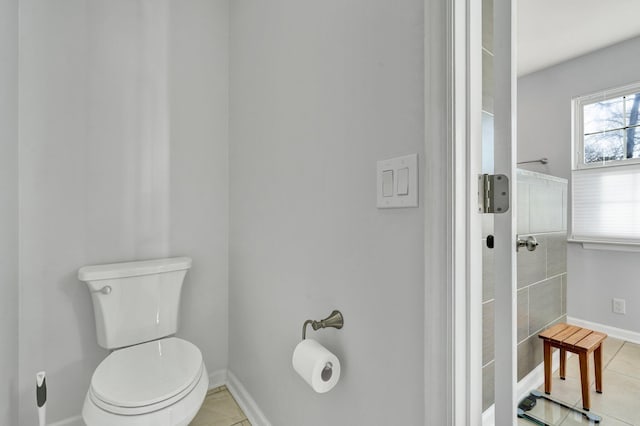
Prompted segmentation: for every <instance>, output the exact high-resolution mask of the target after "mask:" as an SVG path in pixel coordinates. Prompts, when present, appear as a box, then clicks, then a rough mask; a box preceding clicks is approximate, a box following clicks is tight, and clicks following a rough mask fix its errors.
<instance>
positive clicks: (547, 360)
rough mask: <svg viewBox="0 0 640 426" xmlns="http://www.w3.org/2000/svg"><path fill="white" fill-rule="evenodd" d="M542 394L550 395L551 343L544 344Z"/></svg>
mask: <svg viewBox="0 0 640 426" xmlns="http://www.w3.org/2000/svg"><path fill="white" fill-rule="evenodd" d="M544 393H546V394H547V395H549V394H551V343H549V342H547V341H546V340H545V342H544Z"/></svg>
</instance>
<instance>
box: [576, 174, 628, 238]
mask: <svg viewBox="0 0 640 426" xmlns="http://www.w3.org/2000/svg"><path fill="white" fill-rule="evenodd" d="M571 215H572V238H573V239H574V240H578V241H603V242H622V243H640V165H638V164H634V165H625V166H618V167H603V168H594V169H582V170H574V171H572V213H571Z"/></svg>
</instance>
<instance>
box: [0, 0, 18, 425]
mask: <svg viewBox="0 0 640 426" xmlns="http://www.w3.org/2000/svg"><path fill="white" fill-rule="evenodd" d="M0 235H1V236H2V237H0V294H1V295H2V296H1V297H0V424H2V425H17V424H18V410H17V406H18V399H17V388H18V288H19V287H18V1H17V0H0Z"/></svg>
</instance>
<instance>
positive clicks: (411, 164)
mask: <svg viewBox="0 0 640 426" xmlns="http://www.w3.org/2000/svg"><path fill="white" fill-rule="evenodd" d="M377 171H378V173H377V194H378V197H377V200H378V202H377V206H378V208H381V209H390V208H402V207H418V154H411V155H406V156H404V157H397V158H391V159H389V160H382V161H378V167H377ZM389 185H391V188H389Z"/></svg>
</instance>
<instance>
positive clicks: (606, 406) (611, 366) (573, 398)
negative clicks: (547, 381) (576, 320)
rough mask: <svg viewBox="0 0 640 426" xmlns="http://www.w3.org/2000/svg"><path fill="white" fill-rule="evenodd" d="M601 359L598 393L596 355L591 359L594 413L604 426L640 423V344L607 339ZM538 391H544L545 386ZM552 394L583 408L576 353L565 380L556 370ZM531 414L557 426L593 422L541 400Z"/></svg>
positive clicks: (520, 421) (525, 423) (521, 422)
mask: <svg viewBox="0 0 640 426" xmlns="http://www.w3.org/2000/svg"><path fill="white" fill-rule="evenodd" d="M602 362H603V364H604V370H603V373H602V381H603V385H602V386H603V393H602V394H598V393H596V391H595V384H594V381H595V376H594V370H593V368H594V367H593V358H590V360H589V368H590V372H589V378H590V380H591V412H592V413H594V414H598V415H599V416H601V417H602V422H601V423H600V425H603V426H609V425H611V426H618V425H623V426H628V425H640V345H636V344H633V343H629V342H625V341H622V340H618V339H614V338H612V337H609V338H607V340H605V341H604V347H603V359H602ZM539 390H540V391H543V392H544V385H542V386H540V388H539ZM551 396H552V397H553V398H555V399H558V400H561V401H563V402H565V403H567V404H568V405H571V406H577V407H578V408H582V394H581V392H580V367H579V365H578V357H577V356H571V357H569V358H568V359H567V378H566V380H560V377H559V375H558V372H557V371H555V372H554V373H553V383H552V385H551ZM529 413H531V414H533V415H534V416H536V417H537V418H539V419H541V420H544V421H546V422H547V423H548V424H551V425H554V426H560V425H562V426H573V425H587V424H590V423H589V421H587V419H586V418H585V417H584V416H582V415H580V414H577V413H574V412H572V411H571V410H568V409H565V408H562V407H560V406H558V405H556V404H553V403H551V402H547V401H544V400H541V399H539V400H538V403H537V405H536V407H535V408H534V409H533V410H531V411H530V412H529ZM518 424H519V425H522V426H531V425H533V424H534V423H532V422H530V421H527V420H524V419H518ZM591 424H593V423H591Z"/></svg>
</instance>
